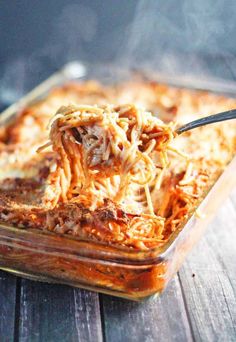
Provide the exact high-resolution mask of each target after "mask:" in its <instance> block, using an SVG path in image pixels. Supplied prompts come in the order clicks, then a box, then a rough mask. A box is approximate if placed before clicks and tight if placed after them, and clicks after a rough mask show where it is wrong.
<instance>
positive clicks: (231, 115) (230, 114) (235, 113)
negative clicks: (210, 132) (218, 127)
mask: <svg viewBox="0 0 236 342" xmlns="http://www.w3.org/2000/svg"><path fill="white" fill-rule="evenodd" d="M232 119H236V109H231V110H227V111H226V112H222V113H218V114H214V115H209V116H206V117H204V118H201V119H197V120H194V121H191V122H189V123H187V124H185V125H183V126H180V127H178V128H177V129H176V131H175V132H176V133H177V134H182V133H184V132H186V131H189V130H191V129H194V128H197V127H201V126H205V125H209V124H212V123H215V122H220V121H226V120H232Z"/></svg>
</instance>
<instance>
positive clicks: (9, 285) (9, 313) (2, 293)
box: [0, 271, 17, 342]
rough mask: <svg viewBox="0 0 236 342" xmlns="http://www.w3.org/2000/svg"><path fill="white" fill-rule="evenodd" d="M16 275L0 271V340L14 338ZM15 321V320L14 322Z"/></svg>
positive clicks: (4, 340)
mask: <svg viewBox="0 0 236 342" xmlns="http://www.w3.org/2000/svg"><path fill="white" fill-rule="evenodd" d="M16 279H17V278H16V277H15V276H13V275H11V274H7V273H6V272H3V271H0V341H1V342H11V341H13V340H14V327H15V313H16ZM16 323H17V322H16Z"/></svg>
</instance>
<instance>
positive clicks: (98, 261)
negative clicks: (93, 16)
mask: <svg viewBox="0 0 236 342" xmlns="http://www.w3.org/2000/svg"><path fill="white" fill-rule="evenodd" d="M145 74H146V75H148V72H147V71H146V72H145ZM127 75H128V73H127V72H126V71H124V70H119V69H114V68H112V67H111V68H110V67H107V66H103V67H101V66H100V67H98V66H86V65H84V64H82V63H80V62H73V63H69V64H67V65H66V66H65V67H64V68H63V69H62V70H60V71H59V72H58V73H56V74H54V75H53V76H51V77H50V78H49V79H48V80H46V81H45V82H43V83H42V84H41V85H39V86H38V87H37V88H35V89H34V90H33V91H31V92H30V93H29V94H28V95H26V96H25V97H24V98H23V99H21V100H20V101H19V102H17V103H16V104H14V105H12V106H11V107H9V108H8V109H7V110H5V111H4V113H2V115H1V117H0V124H4V123H5V122H6V121H7V120H9V119H10V118H11V117H12V116H14V115H15V114H16V112H17V111H18V110H19V108H22V107H25V106H26V105H29V104H31V103H32V102H35V101H38V100H39V99H41V98H43V97H44V96H45V95H46V94H47V93H48V91H50V89H51V88H52V87H54V86H58V85H61V84H63V83H64V82H66V81H70V80H79V79H98V80H100V81H103V82H114V80H115V81H116V80H121V79H122V78H127ZM128 76H130V75H128ZM151 78H152V79H154V80H158V81H162V82H166V83H169V84H172V85H176V86H179V87H190V88H197V89H202V90H203V89H204V90H210V91H215V92H221V93H224V94H230V95H231V96H232V95H236V85H235V84H234V83H231V84H230V83H222V82H215V81H214V82H205V83H204V84H201V82H200V83H199V82H196V81H195V80H192V81H191V82H190V81H189V80H187V79H173V78H167V77H165V76H163V75H154V74H153V73H152V74H151ZM235 169H236V157H234V159H233V160H232V161H231V163H230V164H229V165H228V166H227V167H226V169H225V171H224V172H223V174H222V175H221V176H220V177H219V179H218V180H217V182H216V183H215V184H214V185H213V186H212V188H211V190H210V191H209V192H208V194H207V195H206V197H205V198H204V200H203V201H202V202H201V204H200V206H199V207H198V208H199V210H200V211H201V214H202V215H201V217H202V218H200V217H199V216H198V215H195V214H193V215H192V216H191V217H190V218H189V220H188V222H187V223H186V224H185V225H184V226H183V227H181V228H180V229H178V230H177V231H175V232H174V233H173V234H172V236H171V238H170V239H169V240H168V242H167V243H166V244H165V245H164V246H162V247H159V248H155V249H152V250H149V251H135V250H131V249H125V248H121V247H113V246H108V245H103V244H101V243H95V242H91V241H84V240H83V241H82V240H78V239H76V238H73V237H70V236H66V235H59V234H55V233H50V232H44V231H40V230H36V229H27V230H25V229H24V230H23V229H20V228H16V227H12V226H7V225H3V224H1V225H0V269H2V270H5V271H8V272H11V273H14V274H16V275H19V276H22V277H26V278H30V279H34V280H39V281H46V282H55V283H63V284H68V285H72V286H76V287H81V288H85V289H90V290H94V291H98V292H103V293H107V294H112V295H115V296H120V297H124V298H128V299H132V300H141V299H143V298H147V297H149V296H152V295H154V294H159V293H161V292H162V291H163V290H164V289H165V287H166V286H167V284H168V282H169V280H170V279H171V278H172V277H173V275H174V274H175V273H176V272H177V271H178V269H179V268H180V266H181V264H182V262H183V261H184V259H185V257H186V255H187V254H188V252H189V251H190V250H191V249H192V248H193V246H194V245H195V244H196V242H197V241H198V240H199V238H200V236H201V235H202V233H203V232H204V230H205V228H206V226H207V225H208V223H209V221H210V220H211V219H212V217H213V216H214V214H215V213H216V210H217V208H218V206H219V205H220V203H222V202H223V200H224V198H225V197H227V195H228V194H229V192H230V190H231V189H232V187H233V186H234V185H235V184H236V173H235Z"/></svg>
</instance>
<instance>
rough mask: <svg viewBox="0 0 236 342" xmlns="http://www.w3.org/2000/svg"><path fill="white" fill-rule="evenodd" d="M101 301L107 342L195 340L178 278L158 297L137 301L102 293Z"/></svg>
mask: <svg viewBox="0 0 236 342" xmlns="http://www.w3.org/2000/svg"><path fill="white" fill-rule="evenodd" d="M101 302H102V309H103V319H104V328H105V332H104V335H105V338H106V340H107V341H114V342H123V341H125V342H132V341H135V342H137V341H140V342H141V341H142V342H152V341H153V342H156V341H158V342H162V341H163V342H168V341H171V342H172V341H179V342H184V341H192V336H191V328H190V325H189V322H188V318H187V315H186V311H185V306H184V302H183V298H182V293H181V288H180V284H179V281H178V278H177V277H175V278H174V279H173V280H172V281H171V283H170V284H169V287H168V289H167V291H166V292H165V293H164V294H163V295H162V296H160V297H156V298H154V299H153V298H150V299H149V300H147V301H144V302H141V303H137V302H131V301H127V300H123V299H117V298H113V297H109V296H105V295H102V296H101Z"/></svg>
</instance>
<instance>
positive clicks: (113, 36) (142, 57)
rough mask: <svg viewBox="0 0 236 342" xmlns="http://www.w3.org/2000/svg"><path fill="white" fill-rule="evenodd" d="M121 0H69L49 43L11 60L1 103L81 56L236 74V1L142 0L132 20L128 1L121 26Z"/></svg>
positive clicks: (0, 88) (1, 82)
mask: <svg viewBox="0 0 236 342" xmlns="http://www.w3.org/2000/svg"><path fill="white" fill-rule="evenodd" d="M113 6H114V7H115V6H116V5H113V4H112V2H111V3H109V6H107V7H106V8H105V7H104V9H103V11H102V12H99V13H100V14H98V11H97V10H96V6H94V5H93V4H92V3H89V2H87V4H86V5H80V4H72V5H71V4H69V5H66V6H65V7H64V8H63V9H62V11H61V13H60V15H59V16H57V17H52V23H51V32H49V34H48V39H47V41H45V45H44V46H42V47H41V48H39V49H38V50H36V51H33V52H32V53H31V55H30V56H24V55H22V56H19V57H18V58H17V59H15V60H13V61H10V62H9V63H8V64H6V67H5V71H4V73H3V76H2V77H0V102H2V103H4V104H6V105H8V104H10V103H11V102H14V101H16V100H17V99H18V98H20V97H21V96H22V95H23V94H24V93H25V92H26V91H28V90H29V89H30V87H32V86H34V85H36V84H38V83H39V82H40V81H41V80H42V79H45V78H46V77H47V76H48V73H45V70H47V72H48V70H49V69H50V70H51V72H53V71H54V70H55V69H57V68H59V67H61V66H62V65H63V64H64V63H66V62H68V61H71V60H76V59H81V60H86V61H87V60H89V61H90V62H91V61H92V62H97V61H98V59H99V62H104V61H105V62H107V61H109V62H113V63H116V64H119V65H121V66H125V67H128V68H131V67H132V68H133V67H134V66H136V67H139V68H148V69H154V70H157V71H161V72H162V73H167V74H168V75H176V74H177V75H191V76H192V75H195V77H197V78H200V79H203V78H208V77H210V76H211V75H214V76H222V75H224V78H232V77H233V76H235V71H234V70H236V59H235V56H234V51H235V47H234V36H235V32H236V21H235V20H234V18H235V16H236V6H235V5H234V0H228V1H227V6H226V3H225V2H224V1H222V0H208V1H204V0H201V1H189V0H183V1H181V2H180V1H175V0H165V1H156V0H148V1H147V0H139V1H137V2H136V1H135V2H134V9H133V16H132V17H131V16H130V18H129V20H127V18H126V19H124V18H125V13H126V8H125V6H124V8H123V9H122V10H123V13H124V15H120V17H119V18H118V20H119V25H118V24H116V25H114V24H113V21H114V20H113V19H114V18H115V16H116V19H117V13H116V12H115V11H114V8H113ZM127 6H130V5H128V4H127ZM112 11H113V12H114V13H112ZM101 13H102V14H103V16H101ZM121 13H122V12H121ZM112 15H113V17H112Z"/></svg>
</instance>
